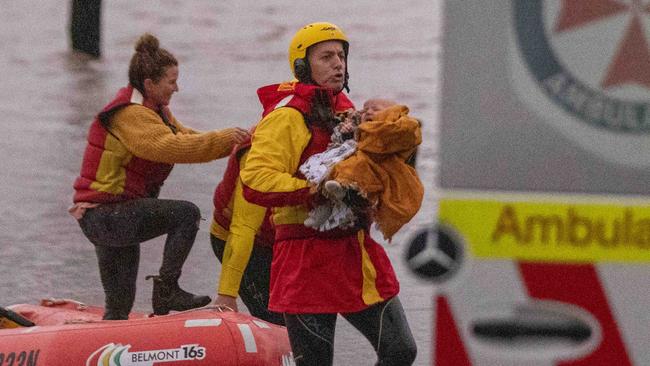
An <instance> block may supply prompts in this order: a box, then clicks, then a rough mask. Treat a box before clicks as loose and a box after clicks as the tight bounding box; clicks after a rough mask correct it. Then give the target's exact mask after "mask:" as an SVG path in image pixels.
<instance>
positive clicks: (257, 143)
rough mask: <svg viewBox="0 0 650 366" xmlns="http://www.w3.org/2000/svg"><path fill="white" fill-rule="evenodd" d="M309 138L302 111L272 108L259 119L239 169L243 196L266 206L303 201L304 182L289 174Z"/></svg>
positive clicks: (296, 163)
mask: <svg viewBox="0 0 650 366" xmlns="http://www.w3.org/2000/svg"><path fill="white" fill-rule="evenodd" d="M310 138H311V133H310V131H309V129H308V128H307V126H306V124H305V121H304V118H303V116H302V114H301V113H300V112H299V111H297V110H295V109H293V108H288V107H285V108H279V109H276V110H275V111H273V112H271V113H269V114H268V115H267V116H266V117H265V118H264V119H262V121H260V123H259V124H258V125H257V127H256V128H255V132H254V134H253V138H252V145H251V149H250V153H249V155H248V159H247V162H246V167H245V168H244V169H242V170H241V172H240V177H241V180H242V183H243V184H244V186H245V187H246V188H245V194H246V198H247V199H249V200H252V201H253V202H255V203H257V204H260V205H264V206H267V207H269V206H271V207H273V206H290V205H298V204H302V203H304V200H305V196H306V193H305V192H306V191H307V192H308V190H309V189H308V184H307V181H306V180H304V179H300V178H296V177H294V176H293V175H294V174H295V172H296V171H297V170H298V165H299V163H300V156H301V155H302V152H303V150H304V149H305V148H306V147H307V144H308V143H309V140H310ZM251 190H252V191H254V192H255V193H254V195H251V194H250V192H251ZM253 196H254V197H253Z"/></svg>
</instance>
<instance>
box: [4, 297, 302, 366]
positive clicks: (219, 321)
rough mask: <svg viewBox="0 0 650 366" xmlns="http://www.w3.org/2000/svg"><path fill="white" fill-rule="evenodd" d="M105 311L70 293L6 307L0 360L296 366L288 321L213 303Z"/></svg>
mask: <svg viewBox="0 0 650 366" xmlns="http://www.w3.org/2000/svg"><path fill="white" fill-rule="evenodd" d="M0 309H2V308H0ZM103 312H104V309H103V308H101V307H96V306H87V305H84V304H82V303H79V302H76V301H73V300H43V301H41V304H40V305H29V304H18V305H12V306H9V307H7V308H6V309H2V312H0V326H2V328H3V329H0V366H9V365H11V366H77V365H81V366H83V365H85V366H154V365H169V366H185V365H187V366H207V365H210V366H214V365H226V366H229V365H240V366H249V365H250V366H253V365H278V366H291V365H294V361H293V356H292V354H291V347H290V346H289V339H288V336H287V331H286V328H284V327H281V326H278V325H275V324H271V323H268V322H265V321H263V320H260V319H258V318H255V317H252V316H250V315H247V314H243V313H236V312H222V311H221V310H220V309H219V308H217V307H209V306H208V307H204V308H199V309H193V310H189V311H183V312H177V313H171V314H169V315H164V316H153V317H152V316H148V315H147V314H142V313H131V314H130V316H129V320H113V321H105V320H101V317H102V314H103ZM3 315H4V316H3Z"/></svg>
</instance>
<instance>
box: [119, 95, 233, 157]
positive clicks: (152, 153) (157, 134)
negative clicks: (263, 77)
mask: <svg viewBox="0 0 650 366" xmlns="http://www.w3.org/2000/svg"><path fill="white" fill-rule="evenodd" d="M183 128H185V127H184V126H183ZM185 129H186V128H185ZM111 132H113V133H114V134H115V135H116V136H117V137H118V138H119V139H120V142H121V143H122V144H124V146H126V148H127V150H129V152H131V153H132V154H133V155H135V156H137V157H140V158H143V159H147V160H151V161H156V162H161V163H168V164H175V163H203V162H208V161H212V160H214V159H218V158H223V157H225V156H228V155H229V154H230V151H231V150H232V147H233V145H234V140H233V136H234V129H233V128H226V129H223V130H214V131H209V132H203V133H176V134H174V133H173V132H172V130H171V129H170V128H169V127H168V126H166V125H165V124H164V122H163V121H162V119H161V118H160V116H158V114H157V113H156V112H154V111H153V110H151V109H149V108H147V107H143V106H141V105H130V106H128V107H125V108H123V109H121V110H119V111H118V112H116V113H115V115H114V116H113V118H112V120H111Z"/></svg>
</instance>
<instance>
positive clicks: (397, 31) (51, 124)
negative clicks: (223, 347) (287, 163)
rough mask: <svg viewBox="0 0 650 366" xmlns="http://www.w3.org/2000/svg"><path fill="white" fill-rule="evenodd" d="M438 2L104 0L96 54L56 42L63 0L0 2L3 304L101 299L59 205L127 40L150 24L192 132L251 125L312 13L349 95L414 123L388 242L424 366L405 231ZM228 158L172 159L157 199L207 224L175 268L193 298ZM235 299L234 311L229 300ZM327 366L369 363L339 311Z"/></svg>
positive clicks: (143, 288)
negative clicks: (400, 209) (395, 227)
mask: <svg viewBox="0 0 650 366" xmlns="http://www.w3.org/2000/svg"><path fill="white" fill-rule="evenodd" d="M441 2H442V1H441V0H433V1H432V0H407V1H400V2H397V1H388V0H379V1H377V0H372V1H371V0H362V1H355V2H340V1H329V2H326V1H318V2H312V1H288V0H280V1H272V2H267V3H263V4H264V5H261V4H262V3H260V2H259V1H252V0H240V1H237V2H234V1H233V2H216V1H208V0H204V1H198V0H197V1H191V2H188V1H181V0H162V1H151V0H146V1H138V2H134V1H127V0H113V1H105V2H104V4H103V9H102V22H103V24H102V52H103V57H102V58H101V59H100V60H91V61H83V60H82V59H80V58H79V57H76V56H75V55H72V54H71V53H70V52H69V41H68V34H67V28H68V16H69V15H68V11H69V10H68V8H67V7H66V6H62V4H65V5H68V4H67V3H68V2H66V1H55V0H38V1H37V0H26V1H5V0H3V1H1V2H0V50H1V52H0V68H1V70H2V86H0V116H1V117H0V118H1V121H0V124H1V126H2V130H3V134H4V136H3V138H2V140H1V142H0V155H1V156H2V163H1V165H0V166H2V173H0V305H9V304H13V303H24V302H28V303H35V302H38V301H39V300H40V299H41V298H46V297H63V298H73V299H77V300H79V301H82V302H86V303H90V304H102V302H103V293H102V290H101V285H100V282H99V274H98V271H97V264H96V259H95V254H94V250H93V247H92V245H91V244H90V243H89V242H88V241H87V240H86V238H85V237H84V236H83V235H82V233H81V230H80V229H79V227H78V226H77V224H76V222H75V220H74V219H73V218H72V217H71V216H69V215H68V214H67V211H66V210H67V208H68V207H69V206H70V204H71V197H72V182H73V180H74V179H75V177H76V175H77V174H78V170H79V165H80V162H81V156H82V152H83V149H84V146H85V136H86V132H87V128H88V125H89V123H90V121H91V120H92V118H93V116H94V115H95V114H96V113H97V112H98V110H99V109H100V108H101V107H102V106H103V105H104V104H105V103H106V102H107V101H108V100H109V99H110V98H111V97H112V96H113V95H114V93H115V91H116V90H117V89H118V88H119V87H122V86H124V85H126V83H127V76H126V75H127V67H128V62H129V59H130V57H131V55H132V52H133V44H134V42H135V40H136V39H137V38H138V36H139V35H140V34H142V33H143V32H145V31H149V32H152V33H154V34H155V35H156V36H158V38H159V39H160V41H161V44H162V46H163V47H165V48H168V49H169V50H171V51H172V52H173V53H174V54H175V55H176V56H177V58H178V59H179V62H180V80H179V85H180V89H181V91H180V93H178V94H176V95H175V97H174V99H173V101H172V104H171V107H172V110H173V111H174V113H175V114H176V116H177V118H178V119H179V120H181V121H183V123H185V124H186V125H189V126H192V127H194V128H196V129H200V130H207V129H215V128H224V127H230V126H241V127H249V126H251V125H252V124H254V123H255V122H256V121H257V120H258V117H259V115H260V113H261V109H260V107H259V103H258V101H257V96H256V94H255V91H256V89H257V88H258V87H259V86H262V85H266V84H270V83H275V82H279V81H283V80H288V79H289V78H290V73H289V67H288V62H287V55H286V50H287V47H288V43H289V40H290V38H291V36H292V35H293V33H294V32H295V31H296V30H297V29H299V28H300V27H301V26H302V25H304V24H307V23H310V22H314V21H323V20H325V21H331V22H333V23H336V24H338V25H339V26H341V27H342V28H343V30H344V31H345V32H346V33H347V35H348V37H349V38H350V40H351V45H350V60H349V70H350V75H351V80H350V87H351V93H350V97H351V99H352V100H353V101H354V102H355V103H357V104H358V105H360V104H361V103H363V101H364V100H365V99H367V98H369V97H373V96H383V97H388V98H394V99H396V100H398V101H399V102H401V103H404V104H406V105H408V106H409V107H410V108H411V111H412V115H414V116H416V117H418V118H420V119H421V120H422V122H423V126H424V131H423V132H424V143H423V145H422V147H421V149H420V153H419V161H418V166H417V169H418V171H419V172H420V175H421V178H422V180H423V182H424V183H425V189H426V193H425V203H424V205H423V207H422V209H421V211H420V213H419V214H418V215H417V216H416V217H415V218H414V220H413V221H412V222H411V223H409V224H408V225H407V226H406V227H404V228H403V229H402V231H401V232H400V233H399V234H398V235H397V236H396V238H395V239H394V242H393V243H392V244H390V245H386V248H387V251H388V252H389V254H390V256H391V258H392V260H393V264H394V266H395V267H396V269H397V271H398V275H399V278H400V281H401V284H402V290H401V294H400V296H401V299H402V303H403V304H404V306H405V308H406V312H407V317H408V318H409V321H410V324H411V327H412V330H413V332H414V334H415V337H416V340H417V343H418V347H419V355H418V359H417V362H416V364H417V365H428V364H430V363H431V361H430V359H431V328H432V319H431V317H432V303H431V301H432V296H431V295H432V292H433V290H432V288H431V285H429V284H426V283H424V282H421V281H420V280H418V279H417V278H415V277H414V276H413V275H411V273H410V272H409V271H408V270H407V269H406V268H405V265H404V262H403V258H402V256H403V251H404V249H405V245H404V244H403V243H404V241H405V239H406V238H408V237H409V236H410V235H411V234H412V233H413V231H414V230H416V229H418V228H419V227H421V226H422V225H426V224H428V223H431V222H432V221H433V217H434V215H435V210H436V206H435V198H436V191H435V187H434V179H435V169H436V166H437V164H436V155H437V153H436V151H437V142H436V136H437V134H436V125H437V109H438V104H437V103H438V92H437V88H438V84H439V78H440V77H439V75H438V70H439V67H440V65H439V52H440V49H439V45H440V40H439V37H440V20H441V17H440V12H441V4H440V3H441ZM224 166H225V161H216V162H212V163H208V164H197V165H177V166H176V168H175V169H174V171H173V172H172V175H171V177H170V178H169V179H168V181H167V182H166V184H165V186H164V187H163V191H162V194H161V196H162V197H168V198H177V199H186V200H190V201H192V202H195V203H196V204H197V205H198V206H199V207H200V208H201V211H202V214H203V217H205V218H206V220H205V221H203V222H202V224H201V230H200V232H199V235H198V237H197V240H196V244H195V246H194V249H193V251H192V253H191V254H190V258H189V259H188V262H187V263H186V266H185V271H184V273H183V276H182V278H181V284H182V286H183V287H184V288H186V289H188V290H191V291H193V292H197V293H202V294H210V295H212V296H213V294H214V292H215V287H216V282H217V274H218V273H219V272H218V271H219V266H218V264H217V261H216V259H215V258H214V255H213V254H212V252H211V249H210V246H209V236H208V231H209V222H210V220H209V218H210V215H211V212H212V192H213V189H214V186H215V184H216V183H217V181H218V180H219V179H220V177H221V174H222V172H223V169H224ZM162 243H163V242H162V239H160V238H159V239H155V240H152V241H150V242H147V243H145V244H143V247H142V248H143V249H142V257H141V265H140V272H139V279H138V293H137V299H136V304H135V309H136V310H139V311H150V310H151V306H150V296H151V295H150V291H151V284H150V283H148V282H145V281H144V276H145V275H147V274H153V273H156V272H157V270H158V267H159V266H160V260H161V256H162ZM242 308H243V309H245V308H244V307H243V306H242ZM335 360H336V362H335V363H336V364H337V365H370V364H374V360H375V357H374V352H373V351H372V348H371V347H370V345H369V344H368V343H367V342H366V341H365V340H364V339H363V338H362V336H361V335H360V334H359V333H357V332H356V331H355V330H354V329H353V328H352V327H351V326H349V325H348V324H347V323H346V322H345V321H344V320H343V319H340V320H339V327H338V329H337V338H336V355H335Z"/></svg>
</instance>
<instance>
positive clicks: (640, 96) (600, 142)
mask: <svg viewBox="0 0 650 366" xmlns="http://www.w3.org/2000/svg"><path fill="white" fill-rule="evenodd" d="M512 4H513V5H512V6H513V18H512V19H513V20H512V21H513V29H514V32H512V37H511V40H510V51H511V61H512V64H513V68H512V70H513V75H512V80H513V83H514V86H515V89H516V90H517V93H518V96H519V97H520V98H521V99H522V100H523V101H524V102H526V103H527V104H528V106H529V107H531V109H533V110H535V111H536V112H538V114H539V115H540V116H541V117H542V119H543V120H545V121H547V122H549V123H550V124H551V125H553V126H554V127H556V128H557V129H559V130H560V131H561V132H562V133H563V134H564V135H565V136H568V137H570V138H571V139H572V140H574V141H576V142H577V143H578V144H579V145H580V146H581V147H583V148H584V149H586V150H588V151H590V152H593V153H596V154H597V155H599V156H601V157H604V158H605V159H607V160H608V161H610V162H614V163H619V164H623V165H628V166H634V167H647V166H650V159H648V156H650V148H649V146H650V49H649V47H648V34H650V33H649V32H648V30H650V1H648V0H515V1H513V3H512Z"/></svg>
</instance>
